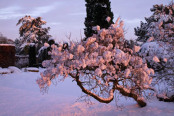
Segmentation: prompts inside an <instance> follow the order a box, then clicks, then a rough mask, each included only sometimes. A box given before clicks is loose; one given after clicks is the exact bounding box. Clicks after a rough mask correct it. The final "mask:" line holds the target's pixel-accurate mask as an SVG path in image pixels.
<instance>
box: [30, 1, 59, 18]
mask: <svg viewBox="0 0 174 116" xmlns="http://www.w3.org/2000/svg"><path fill="white" fill-rule="evenodd" d="M57 5H58V4H57V3H56V4H55V3H54V4H52V5H49V6H41V7H36V8H35V9H34V10H33V11H31V12H30V13H28V14H30V15H32V16H40V15H42V14H45V13H48V12H50V11H52V10H54V9H55V8H56V7H57Z"/></svg>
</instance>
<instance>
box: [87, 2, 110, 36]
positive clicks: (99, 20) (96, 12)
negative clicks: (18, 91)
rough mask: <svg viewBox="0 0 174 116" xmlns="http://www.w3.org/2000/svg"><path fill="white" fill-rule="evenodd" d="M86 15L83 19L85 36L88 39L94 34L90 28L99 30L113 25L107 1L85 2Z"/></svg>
mask: <svg viewBox="0 0 174 116" xmlns="http://www.w3.org/2000/svg"><path fill="white" fill-rule="evenodd" d="M85 1H86V13H87V16H86V18H85V23H84V24H85V26H86V28H85V29H84V30H85V35H86V37H90V36H92V35H93V33H96V32H95V31H94V30H93V29H92V27H93V26H97V25H98V26H100V28H106V29H107V28H108V27H109V26H110V25H111V24H113V13H112V11H111V6H110V1H109V0H85Z"/></svg>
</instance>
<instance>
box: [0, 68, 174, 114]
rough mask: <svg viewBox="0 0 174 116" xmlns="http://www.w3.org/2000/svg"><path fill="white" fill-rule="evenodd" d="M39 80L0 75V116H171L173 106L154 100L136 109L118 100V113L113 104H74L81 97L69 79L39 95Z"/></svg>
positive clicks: (26, 74) (31, 74)
mask: <svg viewBox="0 0 174 116" xmlns="http://www.w3.org/2000/svg"><path fill="white" fill-rule="evenodd" d="M0 70H2V69H0ZM39 76H40V75H39V72H21V73H12V74H3V75H2V74H0V116H81V115H83V116H174V103H164V102H159V101H157V100H150V101H148V105H147V106H146V107H144V108H139V107H138V106H137V104H136V102H135V101H133V100H131V99H125V98H121V97H119V99H120V100H119V102H118V105H120V106H121V105H124V106H123V107H122V109H120V108H118V107H116V104H115V102H112V103H110V104H101V103H98V102H95V104H94V105H91V106H88V105H87V104H86V103H85V102H80V101H79V102H76V100H77V98H79V97H80V96H81V94H82V93H81V90H80V89H79V88H78V87H77V86H76V84H75V82H72V80H70V79H66V80H65V81H64V82H60V83H58V84H57V85H56V86H55V85H51V87H50V88H49V91H48V93H46V94H44V95H43V94H42V93H40V89H39V87H38V85H37V84H36V79H37V78H39Z"/></svg>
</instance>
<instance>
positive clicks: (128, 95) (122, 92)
mask: <svg viewBox="0 0 174 116" xmlns="http://www.w3.org/2000/svg"><path fill="white" fill-rule="evenodd" d="M116 89H117V90H118V91H119V92H120V93H121V94H122V95H124V96H127V97H132V98H133V99H134V100H135V101H136V102H137V103H138V105H139V106H140V107H145V106H146V102H145V101H144V99H139V98H138V95H137V94H135V93H133V92H129V91H126V90H125V89H124V88H123V87H120V86H117V87H116Z"/></svg>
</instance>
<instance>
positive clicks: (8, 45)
mask: <svg viewBox="0 0 174 116" xmlns="http://www.w3.org/2000/svg"><path fill="white" fill-rule="evenodd" d="M0 46H15V45H13V44H0Z"/></svg>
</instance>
